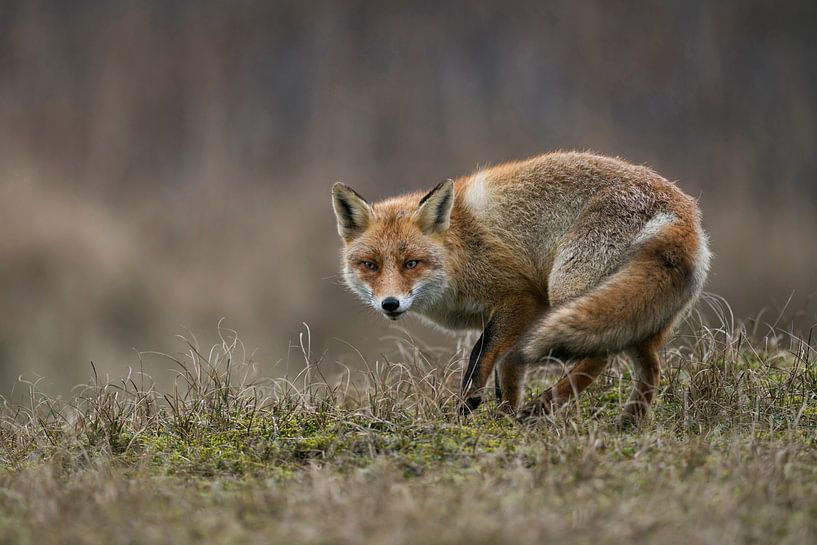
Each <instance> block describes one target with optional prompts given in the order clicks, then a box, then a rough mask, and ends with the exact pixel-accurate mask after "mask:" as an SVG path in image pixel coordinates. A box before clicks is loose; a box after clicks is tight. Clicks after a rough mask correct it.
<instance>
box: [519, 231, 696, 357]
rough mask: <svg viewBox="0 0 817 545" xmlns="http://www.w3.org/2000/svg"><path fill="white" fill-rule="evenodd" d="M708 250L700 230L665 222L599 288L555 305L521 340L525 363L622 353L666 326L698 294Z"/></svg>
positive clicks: (633, 250) (635, 248) (639, 244)
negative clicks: (555, 358)
mask: <svg viewBox="0 0 817 545" xmlns="http://www.w3.org/2000/svg"><path fill="white" fill-rule="evenodd" d="M708 262H709V252H708V249H707V247H706V239H705V235H704V234H703V233H702V232H701V230H700V229H699V228H692V229H690V228H683V227H682V226H679V225H672V224H670V225H666V226H664V228H663V229H662V231H661V232H659V233H656V234H654V235H653V236H651V237H650V238H649V239H648V240H645V241H642V242H639V243H638V244H636V245H635V246H634V247H633V249H632V252H631V253H630V255H629V257H628V258H627V259H626V260H625V262H624V264H623V265H622V266H621V267H620V268H619V269H618V270H617V271H616V272H614V273H613V274H611V275H610V276H609V277H608V278H607V279H605V280H604V281H603V282H602V283H601V284H599V285H598V286H597V287H595V288H593V289H592V290H591V291H589V292H587V293H585V294H584V295H581V296H579V297H577V298H576V299H573V300H572V301H568V302H567V303H565V304H564V305H561V306H559V307H556V308H554V309H552V310H551V311H550V312H548V313H547V314H546V315H545V316H544V317H543V318H542V319H541V321H540V322H539V323H537V324H535V325H534V326H533V327H532V328H531V331H530V333H529V335H528V338H527V340H526V342H525V343H524V344H523V354H524V356H525V357H526V359H527V360H528V361H536V360H541V359H543V358H545V357H547V356H553V357H558V358H561V359H568V358H571V357H573V358H575V357H585V356H593V355H600V354H609V353H616V352H621V351H622V350H624V349H626V348H628V347H631V346H633V345H635V344H637V343H639V342H640V341H643V340H645V339H648V338H649V337H651V336H653V335H655V334H657V333H659V332H661V331H663V330H664V329H666V328H667V327H668V326H670V325H671V324H672V323H673V321H674V320H675V318H676V316H678V315H679V313H681V312H682V311H683V310H685V308H688V307H689V306H690V305H691V303H693V302H694V300H695V299H696V298H697V296H698V295H699V294H700V292H701V289H702V288H703V282H704V280H705V277H706V272H707V269H708Z"/></svg>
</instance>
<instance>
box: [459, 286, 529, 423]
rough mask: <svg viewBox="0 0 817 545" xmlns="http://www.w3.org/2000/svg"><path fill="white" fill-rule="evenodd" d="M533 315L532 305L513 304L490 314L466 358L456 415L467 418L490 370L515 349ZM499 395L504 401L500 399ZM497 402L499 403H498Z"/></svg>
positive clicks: (520, 302) (489, 375) (488, 376)
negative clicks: (480, 334)
mask: <svg viewBox="0 0 817 545" xmlns="http://www.w3.org/2000/svg"><path fill="white" fill-rule="evenodd" d="M535 313H536V305H535V304H534V303H533V302H529V301H516V302H514V303H512V304H509V305H507V306H505V307H503V308H502V309H501V310H500V311H498V312H496V313H495V314H494V316H493V317H492V318H491V320H490V321H489V322H488V324H487V325H486V326H485V329H484V330H483V332H482V336H481V337H480V338H479V339H478V340H477V342H476V344H475V345H474V348H473V349H472V350H471V354H470V356H469V358H468V367H467V368H466V370H465V374H464V375H463V379H462V403H461V404H460V413H464V414H467V413H469V412H471V411H473V410H474V409H476V408H477V407H478V406H479V405H480V403H482V399H483V396H484V395H485V385H486V384H487V383H488V379H489V378H490V377H491V373H492V372H493V370H494V366H495V365H496V363H497V361H499V360H500V359H501V358H502V357H503V356H505V355H506V354H508V353H510V352H512V351H513V350H514V349H515V348H516V345H517V343H518V342H519V339H520V338H521V337H522V334H523V333H524V332H525V329H526V328H527V327H528V325H529V324H530V323H531V321H532V319H533V317H534V316H535ZM497 391H498V392H500V391H499V390H497ZM500 395H501V396H502V397H503V399H504V395H502V393H500ZM497 401H500V402H501V401H502V399H498V400H497Z"/></svg>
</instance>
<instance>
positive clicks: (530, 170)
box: [457, 152, 699, 281]
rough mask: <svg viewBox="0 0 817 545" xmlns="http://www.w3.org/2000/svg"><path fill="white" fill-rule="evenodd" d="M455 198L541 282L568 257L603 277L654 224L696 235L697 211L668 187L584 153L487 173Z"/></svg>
mask: <svg viewBox="0 0 817 545" xmlns="http://www.w3.org/2000/svg"><path fill="white" fill-rule="evenodd" d="M457 193H458V197H459V199H458V200H459V201H460V202H461V205H462V206H463V208H464V209H465V211H466V212H464V213H465V214H468V213H470V214H473V216H474V217H475V219H476V220H477V223H478V224H479V225H481V226H482V228H483V229H484V230H485V231H486V232H487V233H489V234H490V236H491V237H492V238H494V240H496V241H497V242H499V243H501V244H503V245H507V247H508V249H509V250H510V251H511V252H512V253H514V254H515V255H517V256H519V258H520V262H519V263H518V264H517V265H518V266H521V267H524V268H528V267H530V268H531V274H534V275H536V276H537V277H540V278H542V279H543V281H547V277H548V276H549V274H548V273H549V272H550V271H551V270H552V269H553V268H554V267H555V266H558V265H559V261H560V260H562V261H563V260H564V259H566V258H568V259H569V258H574V259H580V260H583V261H587V260H590V261H591V262H592V261H595V262H596V265H597V268H598V269H600V270H599V271H598V272H599V275H603V274H604V273H606V272H609V270H610V269H612V268H614V267H615V266H616V264H617V263H618V261H619V260H620V258H621V256H623V255H624V254H625V253H626V251H627V249H628V248H629V247H630V246H631V244H632V243H633V241H634V240H636V239H637V238H638V237H639V235H640V234H641V233H642V231H643V230H644V229H645V228H649V223H650V221H651V220H654V219H655V218H659V220H660V219H662V218H663V219H667V220H668V219H670V218H671V219H672V221H676V222H680V223H683V224H685V225H686V226H687V227H688V228H690V229H693V230H694V229H696V227H697V228H699V227H698V225H699V215H698V211H697V205H696V204H695V202H694V200H693V199H691V198H690V197H688V196H687V195H685V194H684V193H683V192H681V191H680V190H679V189H678V188H677V187H676V186H675V185H674V184H672V183H670V182H669V181H667V180H665V179H664V178H662V177H661V176H659V175H658V174H656V173H655V172H654V171H652V170H651V169H649V168H647V167H643V166H637V165H632V164H629V163H626V162H624V161H621V160H619V159H614V158H609V157H601V156H597V155H592V154H589V153H577V152H568V153H562V152H557V153H549V154H545V155H540V156H537V157H534V158H531V159H527V160H524V161H517V162H511V163H505V164H502V165H498V166H496V167H492V168H488V169H485V170H482V171H479V172H476V173H475V174H473V175H470V176H466V177H463V178H460V179H459V180H457ZM570 245H572V246H574V247H573V248H567V247H566V246H570ZM582 247H584V248H585V252H583V251H582ZM566 250H567V251H569V252H570V255H568V256H566V255H564V254H565V251H566ZM577 253H580V254H581V253H586V255H580V256H577V255H575V254H577Z"/></svg>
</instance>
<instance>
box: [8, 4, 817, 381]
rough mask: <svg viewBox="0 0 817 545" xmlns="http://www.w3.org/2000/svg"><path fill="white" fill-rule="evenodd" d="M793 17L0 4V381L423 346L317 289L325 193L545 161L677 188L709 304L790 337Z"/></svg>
mask: <svg viewBox="0 0 817 545" xmlns="http://www.w3.org/2000/svg"><path fill="white" fill-rule="evenodd" d="M815 28H817V4H815V3H813V2H805V1H804V2H781V3H770V2H757V1H743V2H731V3H730V2H708V1H674V2H648V3H646V4H644V3H638V4H636V3H627V2H625V3H615V4H610V3H606V2H601V1H595V2H581V3H577V2H566V1H564V2H508V1H504V2H468V3H426V2H389V3H379V2H286V1H281V2H264V3H262V2H243V1H237V2H229V3H226V2H216V1H199V2H170V1H155V2H137V1H122V2H101V1H78V2H59V1H53V2H46V1H37V0H33V1H19V2H18V1H9V0H6V1H3V2H0V226H2V236H0V302H2V313H0V394H4V395H7V394H9V393H10V392H12V390H13V389H14V390H15V391H16V392H19V391H20V389H21V387H22V384H18V383H16V380H17V376H18V375H21V374H22V375H23V376H24V377H26V378H27V379H34V378H36V377H38V376H42V377H45V379H44V382H43V387H44V388H45V389H50V390H53V391H57V392H67V391H68V389H69V388H70V387H71V386H72V385H73V384H76V383H78V382H80V381H83V380H86V379H87V377H88V375H89V374H90V372H91V367H90V362H91V361H93V362H94V364H95V365H96V367H97V369H98V370H100V372H101V373H110V374H111V376H113V377H118V376H121V375H123V374H125V373H127V369H128V366H135V367H139V365H140V358H139V356H138V355H137V353H136V350H158V351H164V352H171V353H172V352H173V351H175V350H177V349H178V348H179V343H178V342H177V341H176V340H175V339H174V338H173V335H174V334H175V333H181V332H183V331H184V328H188V329H189V330H191V331H192V332H194V333H195V334H197V335H200V336H201V337H200V339H201V342H202V345H205V346H206V345H207V344H208V342H209V340H210V339H211V337H214V336H215V335H216V325H217V324H218V322H219V320H220V319H221V318H222V317H223V318H225V321H224V322H223V323H224V324H225V325H226V326H227V327H231V328H234V329H237V330H238V331H239V332H240V333H241V336H242V338H243V339H244V342H245V343H246V345H247V348H248V350H256V353H255V359H256V360H257V362H258V364H259V366H260V368H261V372H262V373H264V374H266V375H280V374H282V373H284V372H289V373H292V372H297V370H298V368H299V366H300V363H295V362H300V361H302V358H301V357H300V356H299V357H298V358H294V357H293V358H292V361H293V363H292V366H294V367H292V368H290V367H289V363H288V362H289V358H290V354H291V352H292V348H291V345H292V344H293V342H295V341H297V339H298V336H299V334H300V333H302V332H303V331H305V327H304V326H303V325H302V323H307V324H309V327H310V333H311V343H312V344H311V349H312V353H313V355H314V357H315V358H321V357H323V358H324V359H325V360H326V361H329V362H332V361H335V360H339V359H344V358H346V361H349V362H353V361H354V358H351V359H349V358H348V355H349V354H350V353H352V350H351V349H350V348H349V347H348V346H347V345H346V344H345V342H348V343H351V344H352V345H354V346H356V347H357V348H359V349H360V350H361V352H362V353H363V354H364V355H366V356H371V357H376V356H377V355H378V354H380V353H381V351H387V350H389V346H391V345H393V344H394V343H393V342H392V341H388V340H387V341H384V340H383V338H384V337H390V336H391V337H394V336H397V337H400V336H405V335H409V334H416V335H418V336H419V337H420V338H423V339H430V340H431V342H441V341H440V337H438V336H436V335H435V334H432V333H430V332H429V331H428V330H427V329H425V328H424V327H422V326H420V325H419V324H416V323H407V324H402V323H401V325H405V327H406V328H407V329H406V330H403V329H399V328H395V326H393V325H390V324H388V323H386V322H385V321H383V320H381V319H379V318H378V317H376V316H372V315H370V314H369V313H368V311H366V310H365V309H364V308H362V306H361V305H360V304H359V303H358V302H357V301H355V300H354V299H353V297H352V296H351V295H349V294H347V293H345V292H344V290H343V288H342V287H341V286H340V285H339V281H338V277H337V269H338V253H339V241H338V239H337V235H336V232H335V225H334V217H333V215H332V211H331V206H330V201H329V187H330V185H331V183H332V182H334V181H337V180H341V181H344V182H346V183H348V184H350V185H352V186H354V187H355V188H357V189H358V190H359V191H360V192H361V193H363V194H364V195H366V196H368V197H370V198H372V199H376V198H380V197H384V196H387V195H390V194H393V193H396V192H400V191H405V190H409V189H417V188H420V187H430V186H432V185H434V184H435V183H437V182H438V181H439V180H441V179H444V178H447V177H455V176H457V175H460V174H464V173H467V172H469V171H472V170H473V169H475V168H476V167H478V166H482V165H487V164H491V163H495V162H499V161H503V160H508V159H514V158H520V157H525V156H529V155H532V154H536V153H539V152H542V151H547V150H553V149H590V150H594V151H597V152H600V153H605V154H610V155H618V156H621V157H624V158H626V159H629V160H631V161H633V162H636V163H644V164H648V165H651V166H652V167H654V168H655V169H657V170H658V171H659V172H661V173H662V174H663V175H665V176H666V177H668V178H670V179H673V180H677V181H678V183H679V184H680V185H681V186H682V187H683V188H684V189H685V190H687V191H688V192H689V193H691V194H693V195H695V196H697V197H699V199H700V203H701V207H702V208H703V211H704V217H705V224H706V227H707V229H708V231H709V232H710V235H711V241H712V248H713V250H714V253H715V260H714V266H713V270H712V274H711V277H710V278H711V279H710V283H709V288H708V289H709V290H710V291H713V292H715V293H718V294H720V295H723V296H724V297H725V298H726V299H727V300H728V301H729V302H730V304H731V305H732V308H733V310H734V312H735V314H736V315H737V316H741V317H742V316H751V315H756V314H757V313H759V312H760V311H761V310H763V309H764V308H765V309H768V311H767V312H766V313H765V314H763V315H762V316H761V319H760V320H761V322H762V321H769V322H775V321H778V320H783V321H788V322H791V323H792V324H793V325H794V327H795V329H797V330H799V331H802V332H806V334H807V332H808V329H809V328H810V327H811V326H812V325H813V324H814V323H815V322H817V311H816V310H815V308H816V307H817V304H815V302H814V296H815V295H816V294H817V285H815V281H814V279H815V277H817V256H815V252H816V251H817V152H816V151H815V150H816V149H817V146H816V145H815V144H817V63H815V58H817V32H815V31H814V29H815ZM761 327H762V326H761ZM341 339H342V341H341ZM297 350H300V348H297ZM143 365H144V366H145V367H146V370H147V371H149V372H150V373H151V374H153V375H154V376H156V375H158V377H157V378H159V379H160V380H161V378H162V376H165V377H169V376H171V375H170V374H169V373H168V371H167V369H168V368H169V367H170V364H169V363H168V362H167V361H166V360H162V359H160V358H159V359H157V358H152V357H145V358H144V362H143Z"/></svg>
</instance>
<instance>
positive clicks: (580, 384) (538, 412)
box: [503, 356, 608, 420]
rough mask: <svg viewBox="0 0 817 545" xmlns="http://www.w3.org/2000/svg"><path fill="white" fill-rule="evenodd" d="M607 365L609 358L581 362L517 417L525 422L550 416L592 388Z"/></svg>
mask: <svg viewBox="0 0 817 545" xmlns="http://www.w3.org/2000/svg"><path fill="white" fill-rule="evenodd" d="M607 363H608V358H607V356H596V357H592V358H584V359H582V360H580V361H579V362H578V363H577V364H576V365H574V366H573V368H572V369H571V370H570V371H569V372H568V373H567V374H566V375H565V376H563V377H562V378H561V379H560V380H559V381H558V382H557V383H556V384H554V385H553V386H552V387H550V388H548V389H547V390H546V391H545V392H544V393H543V394H542V395H541V396H539V397H538V398H537V399H534V400H533V401H531V402H529V403H528V404H526V405H525V406H524V407H523V408H522V409H520V411H519V412H518V413H517V416H518V417H519V418H520V419H522V420H524V419H528V418H534V417H537V416H544V415H546V414H550V413H551V411H552V410H553V409H554V408H556V407H558V406H560V405H563V404H564V403H566V402H567V401H568V400H569V399H570V398H571V397H573V396H578V395H579V394H580V393H581V392H583V391H584V390H585V388H587V387H588V386H590V384H592V383H593V381H594V380H596V378H598V376H599V375H600V374H601V373H602V371H604V369H605V368H606V367H607ZM503 389H504V386H503Z"/></svg>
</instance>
